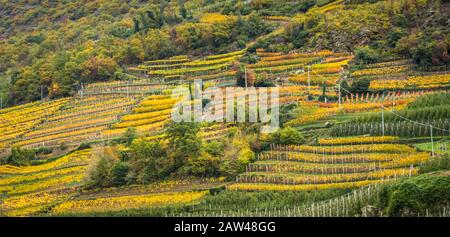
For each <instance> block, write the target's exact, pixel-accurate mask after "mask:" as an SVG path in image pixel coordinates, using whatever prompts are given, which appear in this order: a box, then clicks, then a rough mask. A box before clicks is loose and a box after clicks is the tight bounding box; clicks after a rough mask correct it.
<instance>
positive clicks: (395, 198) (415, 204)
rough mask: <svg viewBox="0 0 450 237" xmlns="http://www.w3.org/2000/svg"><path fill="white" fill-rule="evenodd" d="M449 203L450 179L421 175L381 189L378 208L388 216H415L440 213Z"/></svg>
mask: <svg viewBox="0 0 450 237" xmlns="http://www.w3.org/2000/svg"><path fill="white" fill-rule="evenodd" d="M449 201H450V178H449V177H446V176H439V175H422V176H418V177H414V178H411V179H407V180H404V181H402V182H400V183H396V184H393V185H389V186H386V187H384V188H383V190H382V191H381V193H380V206H381V207H382V208H384V209H385V210H386V213H387V215H388V216H417V215H418V213H421V214H424V213H426V212H427V211H428V212H430V213H434V212H437V211H440V209H441V207H442V206H445V205H448V203H449Z"/></svg>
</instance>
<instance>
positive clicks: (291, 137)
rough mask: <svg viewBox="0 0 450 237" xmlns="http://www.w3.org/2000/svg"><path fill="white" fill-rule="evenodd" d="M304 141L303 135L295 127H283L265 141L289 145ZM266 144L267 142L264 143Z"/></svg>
mask: <svg viewBox="0 0 450 237" xmlns="http://www.w3.org/2000/svg"><path fill="white" fill-rule="evenodd" d="M304 142H305V138H304V137H303V135H302V134H301V133H300V132H299V131H298V130H297V129H295V128H292V127H285V128H283V129H280V130H279V131H277V132H275V133H274V134H272V135H271V136H270V138H269V139H268V141H266V143H269V144H279V145H291V144H301V143H304ZM266 145H267V144H266Z"/></svg>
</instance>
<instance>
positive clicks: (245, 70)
mask: <svg viewBox="0 0 450 237" xmlns="http://www.w3.org/2000/svg"><path fill="white" fill-rule="evenodd" d="M244 76H245V89H247V86H248V84H247V67H244Z"/></svg>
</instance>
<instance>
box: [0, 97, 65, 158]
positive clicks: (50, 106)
mask: <svg viewBox="0 0 450 237" xmlns="http://www.w3.org/2000/svg"><path fill="white" fill-rule="evenodd" d="M67 101H68V100H67V99H61V100H56V101H51V102H36V103H31V104H25V105H22V106H17V107H12V108H9V109H4V110H0V121H1V125H0V132H1V136H0V151H2V150H4V149H6V148H8V147H10V146H11V145H12V144H14V143H15V142H16V141H17V140H18V139H19V138H20V137H21V136H22V135H24V134H26V133H27V132H29V131H30V130H31V129H33V128H34V126H36V125H37V124H39V123H41V122H42V121H43V120H44V119H45V118H46V117H48V116H50V115H51V114H52V113H53V112H55V111H57V110H58V109H59V108H60V107H61V106H63V105H64V104H65V103H66V102H67Z"/></svg>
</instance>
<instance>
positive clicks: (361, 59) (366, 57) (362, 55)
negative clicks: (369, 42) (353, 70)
mask: <svg viewBox="0 0 450 237" xmlns="http://www.w3.org/2000/svg"><path fill="white" fill-rule="evenodd" d="M379 59H380V55H379V53H378V52H377V51H375V50H374V49H372V48H370V47H368V46H363V47H359V48H356V49H355V61H356V62H357V63H358V64H362V65H365V64H370V63H376V62H378V60H379Z"/></svg>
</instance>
